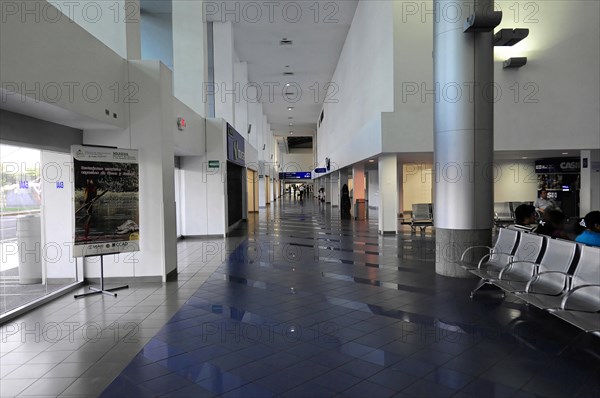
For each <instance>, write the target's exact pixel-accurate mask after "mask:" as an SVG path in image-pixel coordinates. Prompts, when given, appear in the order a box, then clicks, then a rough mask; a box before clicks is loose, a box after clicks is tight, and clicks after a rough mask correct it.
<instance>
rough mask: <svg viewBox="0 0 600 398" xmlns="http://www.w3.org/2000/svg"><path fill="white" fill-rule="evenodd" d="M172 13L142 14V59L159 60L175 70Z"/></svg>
mask: <svg viewBox="0 0 600 398" xmlns="http://www.w3.org/2000/svg"><path fill="white" fill-rule="evenodd" d="M171 18H172V14H170V13H168V14H167V13H142V14H141V21H140V30H141V42H142V59H147V60H154V59H156V60H159V61H161V62H162V63H163V64H165V65H166V66H167V67H168V68H170V69H171V70H173V28H172V23H171Z"/></svg>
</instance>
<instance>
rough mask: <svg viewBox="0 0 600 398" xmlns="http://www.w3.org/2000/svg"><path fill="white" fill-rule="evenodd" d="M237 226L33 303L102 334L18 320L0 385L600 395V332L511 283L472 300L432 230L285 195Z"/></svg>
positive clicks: (189, 393)
mask: <svg viewBox="0 0 600 398" xmlns="http://www.w3.org/2000/svg"><path fill="white" fill-rule="evenodd" d="M371 220H376V218H374V217H372V218H371ZM239 232H240V233H239V234H237V235H240V236H239V237H235V238H229V239H227V240H215V241H184V242H182V243H180V245H179V266H180V268H179V269H180V270H182V272H181V273H180V276H179V281H178V282H175V283H167V284H145V285H139V286H136V287H134V289H131V290H130V291H123V295H124V296H121V295H119V297H118V298H117V299H112V298H110V297H96V298H89V299H85V300H81V301H77V302H73V301H72V298H71V300H67V299H61V300H59V302H56V303H53V304H51V305H50V306H47V307H45V308H44V309H42V310H40V311H34V312H33V313H32V314H30V315H29V316H28V317H26V319H24V321H25V322H29V323H33V322H46V325H48V322H62V323H61V325H63V328H66V326H64V324H65V322H66V321H71V322H79V323H80V324H83V325H84V326H83V327H82V328H84V329H85V330H86V331H87V333H88V334H91V335H94V331H96V330H99V331H100V332H101V333H100V334H101V336H100V338H98V339H97V341H94V342H92V341H91V340H90V338H89V337H87V338H86V337H83V338H82V337H80V336H79V334H76V335H75V339H74V340H73V341H69V340H68V339H67V340H65V339H64V338H63V340H62V341H47V340H49V339H48V336H49V335H50V329H49V330H48V332H47V333H46V339H45V340H46V341H42V342H38V343H31V344H24V343H22V342H20V341H21V340H22V338H23V332H22V331H21V332H20V333H17V332H14V333H12V334H11V335H10V336H9V337H10V338H9V339H8V340H9V342H8V343H7V345H3V350H2V354H3V356H2V357H1V358H0V365H1V366H2V372H3V373H2V378H3V381H2V386H1V388H2V396H4V395H5V392H6V393H7V394H6V395H18V394H20V395H22V396H26V395H35V394H42V393H44V394H46V395H52V396H59V395H60V396H74V395H78V396H96V395H98V394H99V393H100V392H102V394H101V396H103V397H124V396H135V397H154V396H165V397H167V396H172V397H211V396H224V397H269V396H281V397H333V396H339V397H379V396H381V397H392V396H395V397H438V396H439V397H444V396H455V397H496V396H497V397H512V396H514V397H535V396H541V397H554V396H556V397H565V396H580V397H587V396H589V397H592V396H594V397H597V396H600V382H599V380H600V378H599V377H598V375H599V371H600V339H598V338H590V337H588V336H584V335H581V334H580V333H579V332H578V331H577V330H575V329H574V328H572V327H570V326H569V325H566V324H565V323H564V322H561V321H559V320H557V319H554V318H553V317H552V316H550V315H548V314H545V313H542V312H540V311H537V310H536V309H534V308H527V307H526V306H525V305H524V304H523V303H522V302H520V301H518V300H517V299H511V298H507V299H505V300H502V299H501V298H500V297H499V296H498V295H493V294H490V295H489V296H488V297H487V298H486V297H485V296H484V297H480V298H477V299H475V300H470V299H469V292H470V290H471V288H472V286H473V285H474V283H475V281H474V280H460V279H451V278H445V277H441V276H438V275H436V274H435V272H434V260H435V255H436V253H435V250H434V237H433V236H432V235H431V234H430V233H429V232H428V233H427V234H424V235H420V234H416V235H415V234H412V235H411V234H410V231H409V230H408V229H407V230H406V231H405V232H403V233H402V234H399V235H398V236H394V237H390V236H379V235H378V234H377V225H376V223H375V222H374V221H367V222H354V221H350V220H340V219H339V217H338V216H337V214H336V212H335V209H334V212H333V213H332V211H331V209H330V208H329V207H325V206H323V205H320V204H318V203H317V202H316V201H314V202H313V201H311V200H305V201H304V202H303V203H300V202H298V201H292V200H290V199H288V198H285V199H283V200H279V201H277V203H276V204H275V205H272V206H271V208H270V209H269V211H268V212H263V213H261V214H260V216H257V218H256V219H250V220H249V223H248V225H247V233H242V232H245V231H239ZM19 322H21V320H19ZM19 322H17V323H16V325H17V326H18V324H20V323H19ZM29 323H27V326H28V327H29V328H30V329H31V328H32V327H31V326H30V325H29ZM115 323H116V324H115ZM165 323H166V324H165ZM90 325H94V327H91V326H90ZM80 329H81V328H80ZM80 329H77V331H79V330H80ZM92 329H94V330H92ZM41 330H44V328H43V327H42V328H41ZM127 332H129V333H130V334H129V335H127V336H126V333H127ZM4 334H5V335H6V334H7V333H6V332H5V333H4ZM95 335H98V333H96V334H95ZM15 336H17V337H18V336H20V337H19V338H20V340H19V341H15V340H16V339H17V338H16V337H15ZM115 336H118V337H119V338H115ZM124 336H126V337H124ZM26 337H28V336H26ZM42 346H43V347H44V348H43V352H39V351H40V347H42ZM4 347H7V348H9V349H11V351H9V352H8V351H7V352H6V353H5V350H4ZM35 349H37V351H35V352H33V351H34V350H35ZM74 363H77V366H74V365H73V364H74ZM22 364H24V365H22ZM11 366H12V368H11ZM5 374H6V377H5V376H4V375H5ZM114 376H117V377H116V378H114ZM28 377H29V378H28ZM113 379H114V380H113ZM5 381H8V383H9V384H8V387H5ZM111 381H112V382H111ZM109 383H110V384H109ZM106 386H108V387H106ZM105 387H106V389H104V388H105ZM103 390H104V391H103Z"/></svg>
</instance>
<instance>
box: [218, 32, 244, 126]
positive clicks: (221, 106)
mask: <svg viewBox="0 0 600 398" xmlns="http://www.w3.org/2000/svg"><path fill="white" fill-rule="evenodd" d="M213 43H214V45H213V49H214V50H213V51H214V66H215V69H214V70H215V117H220V118H223V119H225V121H226V122H227V123H229V124H231V125H232V126H233V125H234V124H235V108H234V103H235V102H234V101H235V95H236V94H235V90H234V84H233V81H234V80H233V64H234V58H233V57H234V51H233V27H232V25H231V22H214V23H213ZM238 93H239V92H238Z"/></svg>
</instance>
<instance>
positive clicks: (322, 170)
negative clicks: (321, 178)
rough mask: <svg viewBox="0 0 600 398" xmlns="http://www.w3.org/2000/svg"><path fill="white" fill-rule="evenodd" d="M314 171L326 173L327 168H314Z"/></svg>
mask: <svg viewBox="0 0 600 398" xmlns="http://www.w3.org/2000/svg"><path fill="white" fill-rule="evenodd" d="M315 173H327V169H326V168H325V167H322V168H320V169H315Z"/></svg>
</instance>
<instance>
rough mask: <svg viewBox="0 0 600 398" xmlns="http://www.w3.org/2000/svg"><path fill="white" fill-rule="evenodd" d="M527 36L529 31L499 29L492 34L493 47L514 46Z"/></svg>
mask: <svg viewBox="0 0 600 398" xmlns="http://www.w3.org/2000/svg"><path fill="white" fill-rule="evenodd" d="M527 36H529V29H500V30H499V31H498V32H496V33H495V34H494V46H514V45H515V44H517V43H518V42H520V41H521V40H523V39H524V38H526V37H527Z"/></svg>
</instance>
